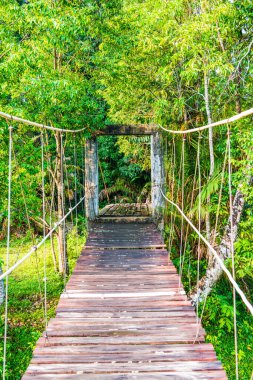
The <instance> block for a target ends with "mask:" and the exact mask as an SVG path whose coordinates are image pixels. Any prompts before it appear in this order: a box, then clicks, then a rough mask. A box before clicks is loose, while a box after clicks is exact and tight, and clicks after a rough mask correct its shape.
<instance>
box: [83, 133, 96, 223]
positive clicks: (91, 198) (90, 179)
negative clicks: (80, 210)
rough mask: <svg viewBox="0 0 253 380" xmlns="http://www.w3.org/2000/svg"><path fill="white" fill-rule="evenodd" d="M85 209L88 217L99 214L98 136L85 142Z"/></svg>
mask: <svg viewBox="0 0 253 380" xmlns="http://www.w3.org/2000/svg"><path fill="white" fill-rule="evenodd" d="M85 210H86V217H87V218H88V219H89V220H94V219H95V218H96V216H97V215H98V143H97V139H96V138H91V139H87V140H86V143H85Z"/></svg>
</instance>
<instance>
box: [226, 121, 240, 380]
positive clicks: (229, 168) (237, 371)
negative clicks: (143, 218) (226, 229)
mask: <svg viewBox="0 0 253 380" xmlns="http://www.w3.org/2000/svg"><path fill="white" fill-rule="evenodd" d="M227 135H228V137H227V142H228V189H229V209H230V249H231V259H232V276H233V279H234V280H235V255H234V236H233V235H234V226H233V199H232V165H231V141H230V128H229V125H228V133H227ZM233 308H234V344H235V374H236V380H238V379H239V369H238V341H237V320H236V292H235V288H234V287H233Z"/></svg>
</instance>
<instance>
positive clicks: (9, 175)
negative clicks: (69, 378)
mask: <svg viewBox="0 0 253 380" xmlns="http://www.w3.org/2000/svg"><path fill="white" fill-rule="evenodd" d="M12 143H13V142H12V126H9V159H8V165H9V171H8V211H7V213H8V214H7V215H8V216H7V218H8V222H7V223H8V224H7V249H6V269H7V271H8V269H9V260H10V236H11V180H12ZM5 277H6V281H5V310H4V350H3V351H4V352H3V380H5V378H6V355H7V334H8V295H9V277H8V275H7V276H5Z"/></svg>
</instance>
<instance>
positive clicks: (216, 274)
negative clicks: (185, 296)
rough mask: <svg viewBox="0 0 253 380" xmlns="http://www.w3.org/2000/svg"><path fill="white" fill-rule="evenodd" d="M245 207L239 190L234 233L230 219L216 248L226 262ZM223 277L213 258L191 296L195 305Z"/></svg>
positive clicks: (234, 218) (235, 201)
mask: <svg viewBox="0 0 253 380" xmlns="http://www.w3.org/2000/svg"><path fill="white" fill-rule="evenodd" d="M243 206H244V196H243V194H242V193H241V191H240V190H237V192H236V195H235V198H234V201H233V210H232V221H233V223H232V224H233V231H231V221H230V220H231V219H230V218H229V220H228V222H227V225H226V228H225V232H224V235H223V238H222V240H221V243H220V245H219V246H217V247H214V248H215V250H216V251H217V253H218V254H219V256H220V258H221V259H222V260H223V261H224V260H226V259H227V258H230V257H231V241H232V242H233V243H234V241H235V240H236V237H237V232H238V226H239V223H240V219H241V215H242V212H243ZM221 275H222V268H221V267H220V265H219V263H218V262H217V260H216V259H215V257H213V256H212V258H211V259H210V260H209V264H208V268H207V271H206V274H205V276H204V277H202V279H201V280H200V281H199V283H198V286H197V287H196V288H195V289H193V291H192V292H191V294H190V299H191V301H192V304H193V305H195V306H196V305H197V304H199V303H200V302H201V301H202V300H203V299H205V298H206V296H207V295H208V294H209V293H210V292H211V290H212V288H213V286H214V285H215V284H216V283H217V281H218V280H219V279H220V277H221Z"/></svg>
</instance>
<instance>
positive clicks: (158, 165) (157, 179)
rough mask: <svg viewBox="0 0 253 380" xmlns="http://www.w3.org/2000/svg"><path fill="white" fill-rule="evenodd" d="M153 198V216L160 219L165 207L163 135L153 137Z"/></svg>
mask: <svg viewBox="0 0 253 380" xmlns="http://www.w3.org/2000/svg"><path fill="white" fill-rule="evenodd" d="M151 184H152V186H151V198H152V209H153V216H154V217H156V218H158V219H160V218H161V217H162V215H163V208H164V205H165V200H164V197H163V196H162V194H161V190H160V189H162V190H163V191H165V171H164V147H163V136H162V134H161V133H158V132H156V133H154V134H152V135H151Z"/></svg>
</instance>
